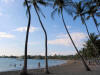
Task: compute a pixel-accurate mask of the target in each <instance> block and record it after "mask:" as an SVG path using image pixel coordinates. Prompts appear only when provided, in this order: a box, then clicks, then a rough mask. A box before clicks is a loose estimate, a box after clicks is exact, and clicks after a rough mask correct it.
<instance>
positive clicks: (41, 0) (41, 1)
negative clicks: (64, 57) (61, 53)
mask: <svg viewBox="0 0 100 75" xmlns="http://www.w3.org/2000/svg"><path fill="white" fill-rule="evenodd" d="M28 3H30V4H32V5H33V7H34V9H35V11H36V14H37V17H38V19H39V22H40V25H41V27H42V29H43V32H44V35H45V73H46V74H49V70H48V54H47V53H48V52H47V51H48V47H47V40H48V39H47V32H46V29H45V28H44V25H43V23H42V20H41V18H40V14H39V13H41V14H42V16H43V17H45V16H44V14H43V13H42V11H41V8H40V7H39V5H38V4H41V5H44V6H46V5H47V2H45V1H44V0H30V1H29V2H28Z"/></svg>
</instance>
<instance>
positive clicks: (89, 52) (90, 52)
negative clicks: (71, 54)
mask: <svg viewBox="0 0 100 75" xmlns="http://www.w3.org/2000/svg"><path fill="white" fill-rule="evenodd" d="M90 37H91V39H92V42H93V43H94V45H95V47H96V48H97V51H95V50H94V48H93V46H92V44H91V40H90V39H88V40H87V41H86V42H85V44H84V45H83V48H82V49H81V50H80V53H81V55H82V56H83V57H84V58H85V59H92V58H97V57H99V56H100V38H99V36H98V35H95V34H94V33H91V34H90ZM75 57H77V58H79V57H78V55H77V54H76V56H75Z"/></svg>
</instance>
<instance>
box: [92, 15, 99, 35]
mask: <svg viewBox="0 0 100 75" xmlns="http://www.w3.org/2000/svg"><path fill="white" fill-rule="evenodd" d="M92 19H93V21H94V23H95V26H96V29H97V32H98V34H99V35H100V31H99V29H98V23H97V20H96V19H95V17H94V15H92Z"/></svg>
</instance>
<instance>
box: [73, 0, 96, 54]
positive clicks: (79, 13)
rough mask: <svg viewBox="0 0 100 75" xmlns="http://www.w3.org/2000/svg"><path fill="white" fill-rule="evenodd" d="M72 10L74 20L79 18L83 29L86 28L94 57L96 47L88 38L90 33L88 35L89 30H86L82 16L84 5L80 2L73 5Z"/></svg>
mask: <svg viewBox="0 0 100 75" xmlns="http://www.w3.org/2000/svg"><path fill="white" fill-rule="evenodd" d="M74 8H75V10H76V11H75V12H74V13H75V16H74V20H75V19H76V18H78V17H80V18H81V21H82V24H83V25H84V26H85V28H86V31H87V34H88V37H89V39H90V40H91V44H92V46H93V48H94V52H95V55H96V54H97V53H96V52H97V48H96V46H95V45H94V43H93V41H92V38H91V37H90V33H89V30H88V27H87V24H86V22H85V19H84V15H85V7H84V5H82V2H81V1H80V2H79V3H75V5H74Z"/></svg>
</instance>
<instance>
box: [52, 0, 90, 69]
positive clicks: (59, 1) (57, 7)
mask: <svg viewBox="0 0 100 75" xmlns="http://www.w3.org/2000/svg"><path fill="white" fill-rule="evenodd" d="M71 4H72V1H71V0H55V1H54V6H53V7H54V11H53V12H52V14H53V13H55V12H58V13H59V14H61V16H62V22H63V24H64V28H65V29H66V32H67V34H68V36H69V38H70V40H71V42H72V44H73V46H74V48H75V50H76V51H77V53H78V55H79V56H80V57H81V59H82V62H83V64H84V66H85V68H86V70H87V71H90V68H89V67H88V65H87V64H86V62H85V60H84V58H83V57H82V55H81V54H80V53H79V51H78V48H77V47H76V45H75V43H74V41H73V39H72V37H71V35H70V33H69V31H68V28H67V26H66V23H65V20H64V17H63V9H65V10H67V6H69V5H71ZM68 13H70V11H69V12H68ZM70 14H72V13H70Z"/></svg>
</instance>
